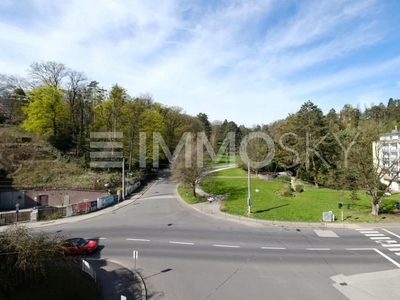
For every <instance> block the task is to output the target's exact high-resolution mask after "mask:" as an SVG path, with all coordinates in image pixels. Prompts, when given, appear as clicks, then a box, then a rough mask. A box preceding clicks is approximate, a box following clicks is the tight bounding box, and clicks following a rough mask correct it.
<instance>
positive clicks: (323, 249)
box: [306, 248, 331, 251]
mask: <svg viewBox="0 0 400 300" xmlns="http://www.w3.org/2000/svg"><path fill="white" fill-rule="evenodd" d="M306 250H311V251H329V250H331V248H306Z"/></svg>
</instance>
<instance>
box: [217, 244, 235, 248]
mask: <svg viewBox="0 0 400 300" xmlns="http://www.w3.org/2000/svg"><path fill="white" fill-rule="evenodd" d="M214 247H221V248H240V246H236V245H218V244H217V245H214Z"/></svg>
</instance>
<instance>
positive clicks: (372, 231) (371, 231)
mask: <svg viewBox="0 0 400 300" xmlns="http://www.w3.org/2000/svg"><path fill="white" fill-rule="evenodd" d="M359 232H361V233H363V234H366V233H379V231H376V230H369V231H359Z"/></svg>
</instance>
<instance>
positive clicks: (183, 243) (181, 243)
mask: <svg viewBox="0 0 400 300" xmlns="http://www.w3.org/2000/svg"><path fill="white" fill-rule="evenodd" d="M169 243H170V244H179V245H194V243H187V242H173V241H170V242H169Z"/></svg>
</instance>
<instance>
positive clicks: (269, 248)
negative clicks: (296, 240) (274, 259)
mask: <svg viewBox="0 0 400 300" xmlns="http://www.w3.org/2000/svg"><path fill="white" fill-rule="evenodd" d="M261 249H265V250H285V249H286V248H283V247H261Z"/></svg>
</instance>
